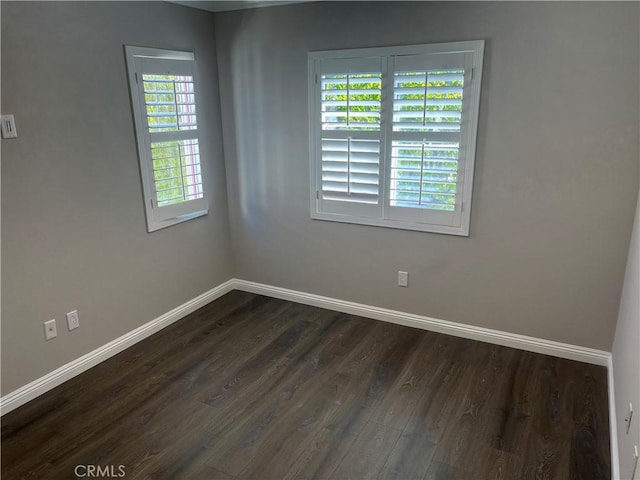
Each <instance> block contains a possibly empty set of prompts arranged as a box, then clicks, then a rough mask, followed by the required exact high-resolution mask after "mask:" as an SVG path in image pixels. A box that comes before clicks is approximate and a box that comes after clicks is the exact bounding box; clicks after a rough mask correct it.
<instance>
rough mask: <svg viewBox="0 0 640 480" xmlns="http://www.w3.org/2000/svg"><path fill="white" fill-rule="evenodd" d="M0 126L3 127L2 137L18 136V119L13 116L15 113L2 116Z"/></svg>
mask: <svg viewBox="0 0 640 480" xmlns="http://www.w3.org/2000/svg"><path fill="white" fill-rule="evenodd" d="M0 126H1V129H2V138H16V137H17V136H18V132H17V131H16V120H15V118H13V115H2V116H0Z"/></svg>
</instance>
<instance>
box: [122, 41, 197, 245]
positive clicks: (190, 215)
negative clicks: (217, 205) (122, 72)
mask: <svg viewBox="0 0 640 480" xmlns="http://www.w3.org/2000/svg"><path fill="white" fill-rule="evenodd" d="M124 51H125V58H126V65H127V76H128V79H129V94H130V99H131V106H132V110H133V120H134V122H133V123H134V128H135V136H136V148H137V152H138V166H139V170H140V178H141V183H142V194H143V203H144V209H145V216H146V222H147V231H148V232H149V233H151V232H154V231H156V230H160V229H163V228H166V227H170V226H172V225H176V224H178V223H182V222H185V221H187V220H191V219H194V218H198V217H201V216H204V215H207V214H208V213H209V205H208V191H207V187H206V182H205V181H204V180H205V178H206V165H205V163H206V162H203V161H202V159H203V157H204V155H203V153H202V150H203V149H202V143H200V139H201V135H200V128H199V126H198V127H197V128H196V129H195V130H184V131H185V132H195V133H194V134H193V135H191V137H193V136H195V137H196V138H197V140H198V148H199V152H200V153H199V158H200V175H201V179H202V189H203V191H202V193H203V197H202V198H200V199H195V200H187V201H184V202H180V203H177V204H173V205H168V206H164V207H158V206H157V200H156V198H155V194H154V191H155V182H154V174H153V161H152V159H151V136H152V135H154V134H150V133H149V131H148V126H147V120H146V118H147V117H146V114H145V112H146V110H145V106H144V105H143V101H144V94H142V95H141V92H142V87H141V86H140V85H141V84H138V81H137V75H138V74H140V75H142V74H143V73H150V72H147V71H145V72H143V71H140V70H139V69H138V67H137V65H136V62H137V61H138V60H139V59H142V58H147V59H156V60H159V61H165V60H169V61H183V62H190V65H189V70H191V71H192V75H193V83H194V98H195V104H196V105H197V106H199V105H200V93H199V85H200V81H199V80H200V79H199V77H198V72H197V65H196V60H195V54H194V53H193V52H188V51H179V50H166V49H160V48H149V47H136V46H130V45H125V46H124ZM159 63H160V62H159ZM167 63H169V62H167ZM196 115H198V118H199V119H201V118H202V111H201V110H200V109H198V110H197V113H196Z"/></svg>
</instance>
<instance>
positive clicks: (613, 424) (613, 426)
mask: <svg viewBox="0 0 640 480" xmlns="http://www.w3.org/2000/svg"><path fill="white" fill-rule="evenodd" d="M607 385H608V386H609V436H610V437H611V438H610V440H609V441H610V443H611V479H612V480H620V457H619V456H618V421H617V418H616V397H615V386H614V384H613V355H609V362H608V363H607Z"/></svg>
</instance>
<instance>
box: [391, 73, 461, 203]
mask: <svg viewBox="0 0 640 480" xmlns="http://www.w3.org/2000/svg"><path fill="white" fill-rule="evenodd" d="M463 81H464V70H462V69H441V70H422V71H420V70H417V71H401V72H396V73H395V75H394V89H393V134H392V144H391V178H390V191H389V202H390V205H391V206H394V207H407V208H424V209H431V210H444V211H454V210H455V207H456V193H457V185H458V160H459V151H460V130H461V119H462V101H463Z"/></svg>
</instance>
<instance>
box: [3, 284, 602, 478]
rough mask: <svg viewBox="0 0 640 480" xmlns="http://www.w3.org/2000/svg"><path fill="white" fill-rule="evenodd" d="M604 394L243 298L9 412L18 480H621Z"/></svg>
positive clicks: (353, 322) (513, 357)
mask: <svg viewBox="0 0 640 480" xmlns="http://www.w3.org/2000/svg"><path fill="white" fill-rule="evenodd" d="M606 382H607V376H606V370H605V368H604V367H598V366H594V365H588V364H583V363H579V362H574V361H569V360H562V359H558V358H554V357H550V356H545V355H539V354H534V353H529V352H524V351H520V350H515V349H511V348H506V347H500V346H495V345H490V344H486V343H481V342H476V341H471V340H465V339H461V338H456V337H450V336H447V335H442V334H437V333H433V332H427V331H422V330H416V329H412V328H408V327H402V326H398V325H393V324H388V323H383V322H378V321H375V320H370V319H364V318H360V317H355V316H352V315H346V314H340V313H336V312H331V311H327V310H323V309H320V308H314V307H309V306H304V305H299V304H295V303H291V302H286V301H282V300H276V299H272V298H267V297H262V296H258V295H253V294H249V293H244V292H237V291H236V292H231V293H229V294H227V295H225V296H224V297H222V298H220V299H218V300H217V301H215V302H213V303H211V304H210V305H208V306H206V307H204V308H202V309H200V310H198V311H197V312H194V313H193V314H191V315H189V316H188V317H186V318H185V319H183V320H181V321H179V322H177V323H175V324H173V325H171V326H170V327H167V328H166V329H164V330H162V331H161V332H159V333H157V334H156V335H154V336H152V337H150V338H148V339H146V340H144V341H143V342H141V343H138V344H137V345H135V346H133V347H131V348H130V349H128V350H126V351H125V352H122V353H120V354H119V355H117V356H115V357H113V358H111V359H110V360H108V361H106V362H104V363H102V364H100V365H98V366H96V367H94V368H92V369H91V370H89V371H87V372H85V373H84V374H82V375H80V376H78V377H76V378H74V379H72V380H70V381H68V382H67V383H65V384H64V385H61V386H60V387H58V388H56V389H54V390H52V391H50V392H49V393H47V394H45V395H43V396H41V397H39V398H37V399H36V400H34V401H32V402H30V403H28V404H26V405H24V406H23V407H20V408H19V409H17V410H15V411H13V412H11V413H9V414H7V415H5V416H4V417H3V418H2V478H3V479H6V480H8V479H14V478H29V479H58V478H61V479H66V478H76V477H82V478H88V476H86V475H87V472H88V471H87V468H88V467H87V466H96V467H94V468H98V467H100V468H101V469H102V470H100V471H95V470H93V472H94V473H95V472H97V473H105V469H108V468H111V470H108V472H107V473H109V474H113V477H117V476H118V475H119V474H120V473H123V470H124V474H125V476H124V477H123V478H149V479H164V478H193V479H203V480H213V479H241V478H254V479H306V478H330V479H347V478H354V479H374V478H389V479H391V478H398V479H489V478H490V479H601V478H610V455H609V427H608V410H607V384H606ZM121 465H122V466H123V470H119V466H121ZM78 466H80V467H79V468H78ZM74 470H75V472H74ZM90 471H91V470H90ZM113 477H112V478H113Z"/></svg>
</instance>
